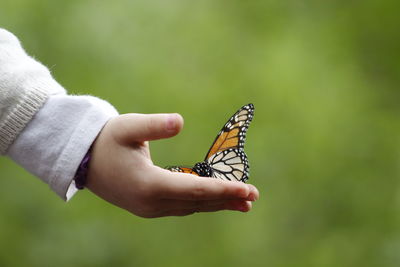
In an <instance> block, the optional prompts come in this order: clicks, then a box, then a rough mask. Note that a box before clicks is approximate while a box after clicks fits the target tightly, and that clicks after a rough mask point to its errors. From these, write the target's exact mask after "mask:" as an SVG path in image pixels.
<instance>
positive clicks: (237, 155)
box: [207, 148, 249, 182]
mask: <svg viewBox="0 0 400 267" xmlns="http://www.w3.org/2000/svg"><path fill="white" fill-rule="evenodd" d="M207 162H208V164H209V165H210V166H211V168H212V170H213V175H212V176H213V177H215V178H219V179H222V180H228V181H240V182H246V181H247V179H249V162H248V160H247V156H246V154H245V153H244V151H243V149H241V148H229V149H227V150H224V151H220V152H217V153H215V154H214V155H212V156H211V157H210V158H209V159H208V160H207Z"/></svg>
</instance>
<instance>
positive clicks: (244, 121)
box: [168, 104, 254, 182]
mask: <svg viewBox="0 0 400 267" xmlns="http://www.w3.org/2000/svg"><path fill="white" fill-rule="evenodd" d="M253 115H254V105H253V104H248V105H245V106H243V107H242V108H240V109H239V110H238V111H237V112H236V113H235V114H233V116H232V117H231V118H230V119H229V120H228V122H227V123H225V125H224V127H222V129H221V131H220V132H219V133H218V135H217V137H216V138H215V140H214V142H213V144H212V146H211V147H210V149H209V150H208V152H207V155H206V157H205V159H204V161H202V162H198V163H196V164H195V165H194V167H193V168H186V167H170V168H168V169H169V170H171V171H174V172H183V173H190V174H194V175H198V176H203V177H213V178H218V179H222V180H228V181H241V182H246V181H247V180H248V178H249V162H248V160H247V156H246V154H245V152H244V143H245V140H246V132H247V129H248V127H249V124H250V122H251V121H252V119H253Z"/></svg>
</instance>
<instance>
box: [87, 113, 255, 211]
mask: <svg viewBox="0 0 400 267" xmlns="http://www.w3.org/2000/svg"><path fill="white" fill-rule="evenodd" d="M182 126H183V118H182V117H181V116H180V115H179V114H125V115H120V116H118V117H115V118H113V119H111V120H110V121H109V122H108V123H107V124H106V125H105V127H104V128H103V130H102V131H101V133H100V134H99V136H98V138H97V139H96V141H95V142H94V144H93V147H92V158H91V161H90V165H89V172H88V180H87V184H86V187H87V188H89V189H90V190H91V191H92V192H93V193H95V194H96V195H98V196H99V197H101V198H103V199H104V200H106V201H108V202H110V203H112V204H114V205H116V206H118V207H120V208H122V209H125V210H127V211H129V212H131V213H133V214H135V215H137V216H141V217H144V218H154V217H163V216H184V215H189V214H193V213H195V212H212V211H220V210H236V211H242V212H247V211H249V210H250V209H251V207H252V202H253V201H255V200H257V199H258V197H259V193H258V190H257V189H256V188H255V187H254V186H253V185H250V184H244V183H241V182H229V181H222V180H218V179H211V178H204V177H198V176H195V175H191V174H184V173H176V172H170V171H168V170H165V169H163V168H160V167H158V166H155V165H154V164H153V162H152V160H151V157H150V150H149V142H148V141H151V140H156V139H162V138H169V137H172V136H175V135H176V134H178V133H179V131H180V130H181V129H182Z"/></svg>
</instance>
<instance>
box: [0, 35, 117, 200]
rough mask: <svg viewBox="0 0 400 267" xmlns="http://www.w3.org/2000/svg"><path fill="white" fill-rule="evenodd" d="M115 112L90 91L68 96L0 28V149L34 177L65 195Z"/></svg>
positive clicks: (38, 64) (39, 65)
mask: <svg viewBox="0 0 400 267" xmlns="http://www.w3.org/2000/svg"><path fill="white" fill-rule="evenodd" d="M116 115H118V113H117V111H116V110H115V109H114V108H113V107H112V106H111V105H110V104H108V103H107V102H105V101H103V100H101V99H98V98H95V97H92V96H68V95H66V92H65V89H64V88H63V87H62V86H61V85H59V84H58V83H57V82H56V81H55V80H54V79H53V78H52V77H51V74H50V72H49V70H48V69H47V68H46V67H45V66H43V65H42V64H40V63H39V62H37V61H36V60H34V59H33V58H31V57H29V56H28V55H27V54H26V53H25V51H24V50H23V48H22V47H21V45H20V43H19V41H18V39H17V38H16V37H15V36H14V35H13V34H11V33H10V32H8V31H6V30H4V29H0V154H2V155H8V156H10V157H11V158H12V159H13V160H14V161H15V162H17V163H18V164H20V165H21V166H22V167H24V168H25V169H27V170H28V171H29V172H31V173H33V174H34V175H36V176H38V177H39V178H40V179H42V180H43V181H44V182H46V183H47V184H49V185H50V187H51V188H52V189H53V190H54V191H55V192H56V193H57V194H58V195H59V196H60V197H62V198H63V199H64V200H68V199H70V198H71V197H72V195H73V194H74V193H75V192H76V188H75V185H74V182H73V177H74V175H75V172H76V170H77V168H78V166H79V164H80V162H81V160H82V159H83V157H84V156H85V154H86V152H87V151H88V149H89V148H90V146H91V144H92V143H93V141H94V140H95V138H96V137H97V135H98V133H99V132H100V130H101V129H102V127H103V126H104V124H105V123H106V122H107V121H108V120H109V119H110V118H111V117H113V116H116Z"/></svg>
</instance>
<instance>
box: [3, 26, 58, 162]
mask: <svg viewBox="0 0 400 267" xmlns="http://www.w3.org/2000/svg"><path fill="white" fill-rule="evenodd" d="M52 94H65V90H64V89H63V88H62V87H61V86H60V85H59V84H58V83H57V82H56V81H55V80H54V79H52V77H51V75H50V72H49V70H48V69H47V68H46V67H45V66H43V65H42V64H41V63H39V62H38V61H36V60H34V59H33V58H31V57H29V56H28V55H27V54H26V53H25V51H24V49H23V48H22V46H21V44H20V42H19V41H18V39H17V38H16V37H15V36H14V35H13V34H12V33H10V32H8V31H6V30H4V29H1V28H0V154H1V155H3V154H5V152H6V151H7V149H8V148H9V146H10V145H11V144H12V143H13V142H14V141H15V139H16V138H17V137H18V135H19V134H20V133H21V131H22V130H23V129H24V128H25V126H26V125H27V124H28V122H29V121H30V120H31V119H32V118H33V116H34V115H35V114H36V113H37V112H38V110H39V109H40V108H41V107H42V106H43V104H44V103H45V101H46V99H47V98H48V97H49V96H50V95H52Z"/></svg>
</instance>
